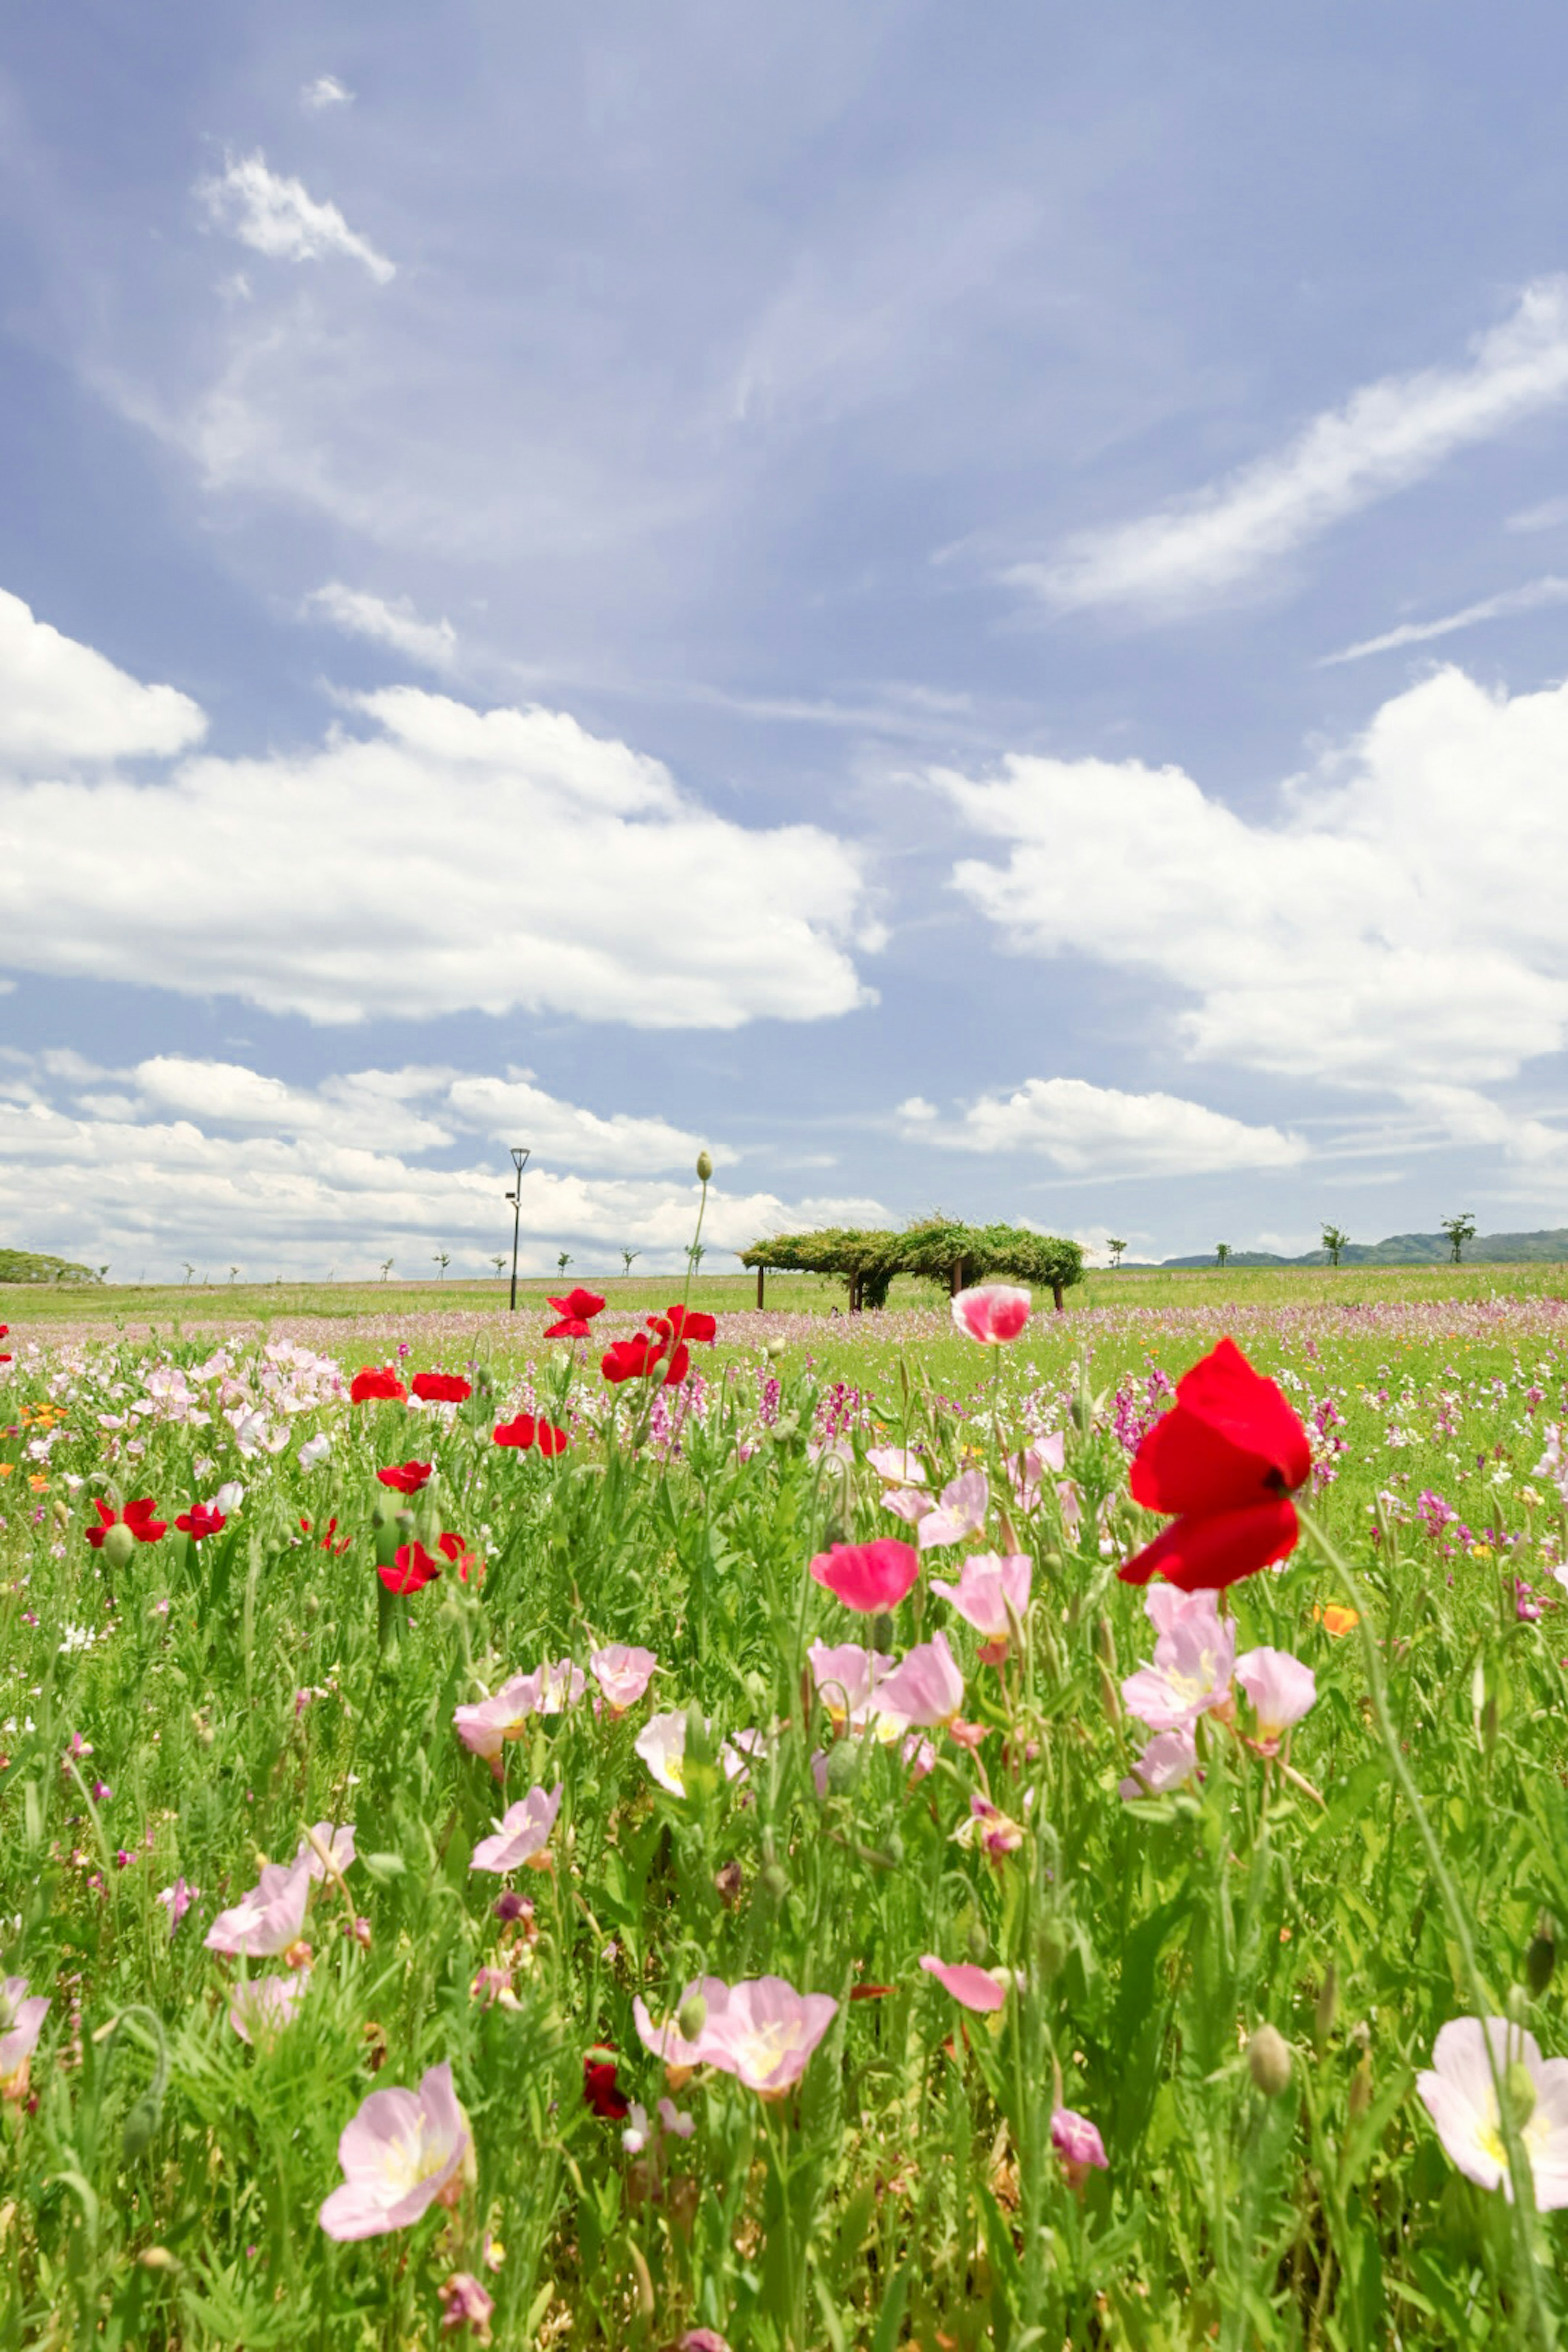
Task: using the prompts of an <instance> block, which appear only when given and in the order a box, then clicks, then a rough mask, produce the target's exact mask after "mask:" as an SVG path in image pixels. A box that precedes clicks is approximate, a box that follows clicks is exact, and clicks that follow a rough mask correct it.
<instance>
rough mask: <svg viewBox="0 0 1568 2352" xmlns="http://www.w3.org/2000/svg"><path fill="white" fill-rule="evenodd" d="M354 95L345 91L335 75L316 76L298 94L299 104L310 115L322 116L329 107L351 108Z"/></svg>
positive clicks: (347, 90) (350, 90) (349, 90)
mask: <svg viewBox="0 0 1568 2352" xmlns="http://www.w3.org/2000/svg"><path fill="white" fill-rule="evenodd" d="M353 102H354V94H353V90H352V89H345V87H344V86H343V84H342V82H341V81H340V80H339V79H338V78H337V76H336V74H318V75H317V77H316V79H315V80H314V81H308V82H307V83H306V84H305V87H304V89H302V90H301V91H300V105H301V106H302V107H305V108H306V109H307V110H309V111H310V113H311V114H324V113H325V112H326V110H327V109H328V108H329V107H330V106H352V105H353Z"/></svg>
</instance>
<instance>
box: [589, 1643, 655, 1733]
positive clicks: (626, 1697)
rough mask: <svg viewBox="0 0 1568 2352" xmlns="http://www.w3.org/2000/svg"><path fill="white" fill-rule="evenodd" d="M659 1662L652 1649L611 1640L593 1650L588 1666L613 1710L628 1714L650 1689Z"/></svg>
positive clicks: (613, 1712) (610, 1708)
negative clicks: (601, 1648) (603, 1646)
mask: <svg viewBox="0 0 1568 2352" xmlns="http://www.w3.org/2000/svg"><path fill="white" fill-rule="evenodd" d="M657 1665H658V1658H657V1657H656V1656H655V1655H654V1654H653V1652H652V1651H651V1650H639V1649H638V1648H637V1646H636V1644H635V1643H626V1642H612V1643H610V1644H609V1645H608V1647H607V1648H605V1649H603V1650H595V1652H594V1654H593V1655H592V1657H591V1658H590V1659H589V1661H588V1670H589V1672H590V1673H591V1674H592V1675H593V1677H594V1680H595V1682H596V1683H597V1684H598V1685H599V1688H600V1689H601V1690H602V1691H603V1692H604V1694H605V1705H606V1706H608V1708H609V1710H610V1713H611V1714H612V1715H625V1713H626V1709H627V1707H628V1706H636V1705H637V1701H638V1699H639V1698H641V1696H642V1695H643V1693H644V1692H645V1691H646V1690H647V1686H648V1684H649V1682H650V1681H651V1679H652V1677H653V1672H654V1669H655V1667H656V1666H657Z"/></svg>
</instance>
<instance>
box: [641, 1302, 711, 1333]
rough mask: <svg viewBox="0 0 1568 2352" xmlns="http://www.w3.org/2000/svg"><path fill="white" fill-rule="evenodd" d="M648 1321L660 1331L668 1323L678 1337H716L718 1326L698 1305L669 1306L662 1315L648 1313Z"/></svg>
mask: <svg viewBox="0 0 1568 2352" xmlns="http://www.w3.org/2000/svg"><path fill="white" fill-rule="evenodd" d="M647 1319H648V1321H649V1323H650V1324H652V1325H653V1326H654V1327H655V1328H656V1329H658V1330H660V1331H662V1330H663V1329H664V1328H665V1327H666V1326H667V1325H668V1328H669V1329H670V1330H671V1331H672V1332H673V1333H674V1335H675V1337H676V1338H677V1339H702V1340H710V1339H717V1338H718V1336H719V1326H718V1324H717V1323H716V1322H715V1321H714V1319H713V1318H712V1316H711V1315H709V1314H707V1313H706V1312H705V1311H704V1310H703V1309H702V1308H701V1307H667V1308H666V1309H665V1312H664V1313H663V1314H662V1315H650V1316H649V1317H648V1318H647Z"/></svg>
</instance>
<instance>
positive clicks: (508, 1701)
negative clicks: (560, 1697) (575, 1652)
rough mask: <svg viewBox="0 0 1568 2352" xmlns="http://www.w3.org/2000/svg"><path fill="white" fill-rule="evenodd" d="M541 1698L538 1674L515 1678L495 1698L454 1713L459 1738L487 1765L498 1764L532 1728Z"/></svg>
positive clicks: (480, 1700) (462, 1707)
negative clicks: (503, 1752)
mask: <svg viewBox="0 0 1568 2352" xmlns="http://www.w3.org/2000/svg"><path fill="white" fill-rule="evenodd" d="M538 1696H539V1677H538V1675H512V1677H511V1679H510V1682H506V1683H503V1684H502V1685H501V1687H500V1690H499V1691H497V1693H496V1695H495V1696H494V1697H493V1698H485V1699H479V1701H477V1702H476V1703H475V1704H474V1705H473V1706H458V1707H454V1708H453V1710H452V1721H453V1724H454V1726H455V1727H456V1729H457V1734H458V1738H459V1739H460V1740H461V1741H462V1743H463V1745H464V1747H465V1748H468V1749H470V1750H471V1752H472V1753H473V1754H474V1755H476V1756H482V1757H483V1758H484V1759H485V1761H486V1763H487V1764H491V1765H494V1764H498V1763H499V1762H500V1755H501V1750H502V1749H503V1748H504V1747H505V1745H506V1743H507V1741H508V1740H509V1739H521V1738H522V1736H523V1734H524V1733H525V1732H526V1731H527V1729H528V1722H529V1717H530V1716H531V1714H532V1713H533V1709H534V1706H535V1702H536V1701H537V1698H538Z"/></svg>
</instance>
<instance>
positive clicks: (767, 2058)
mask: <svg viewBox="0 0 1568 2352" xmlns="http://www.w3.org/2000/svg"><path fill="white" fill-rule="evenodd" d="M837 2014H838V2003H837V2001H836V2000H833V1998H832V1997H831V1995H829V1994H827V1993H825V1992H805V1993H802V1992H796V1990H795V1987H794V1986H793V1985H792V1984H789V1983H786V1981H785V1979H784V1978H783V1977H751V1978H747V1979H745V1980H744V1981H743V1982H742V1983H741V1984H738V1985H731V1987H730V1989H729V1994H728V1998H727V1999H726V2000H725V2001H724V2002H723V2004H722V2006H721V2008H720V2009H719V2010H718V2011H717V2012H716V2013H710V2016H709V2019H708V2021H707V2023H706V2025H705V2026H704V2027H703V2029H702V2037H701V2043H700V2047H701V2051H702V2056H703V2059H704V2061H705V2063H707V2064H708V2065H710V2066H717V2067H718V2068H719V2069H720V2070H721V2073H723V2074H733V2075H734V2076H735V2078H736V2080H737V2081H738V2082H741V2083H743V2084H745V2086H746V2088H747V2090H749V2091H755V2092H757V2093H758V2094H759V2095H760V2096H761V2097H763V2098H764V2099H777V2098H782V2097H783V2096H784V2093H785V2092H786V2091H788V2090H790V2089H791V2088H792V2087H793V2086H794V2084H796V2083H798V2082H799V2080H800V2078H801V2076H802V2075H803V2074H805V2069H806V2064H807V2062H808V2061H809V2059H810V2057H811V2053H812V2052H813V2051H814V2050H815V2049H816V2045H817V2043H818V2042H820V2041H821V2039H822V2037H823V2035H824V2034H825V2033H826V2031H827V2029H828V2027H829V2026H830V2025H831V2024H832V2022H833V2021H834V2019H835V2017H837Z"/></svg>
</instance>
